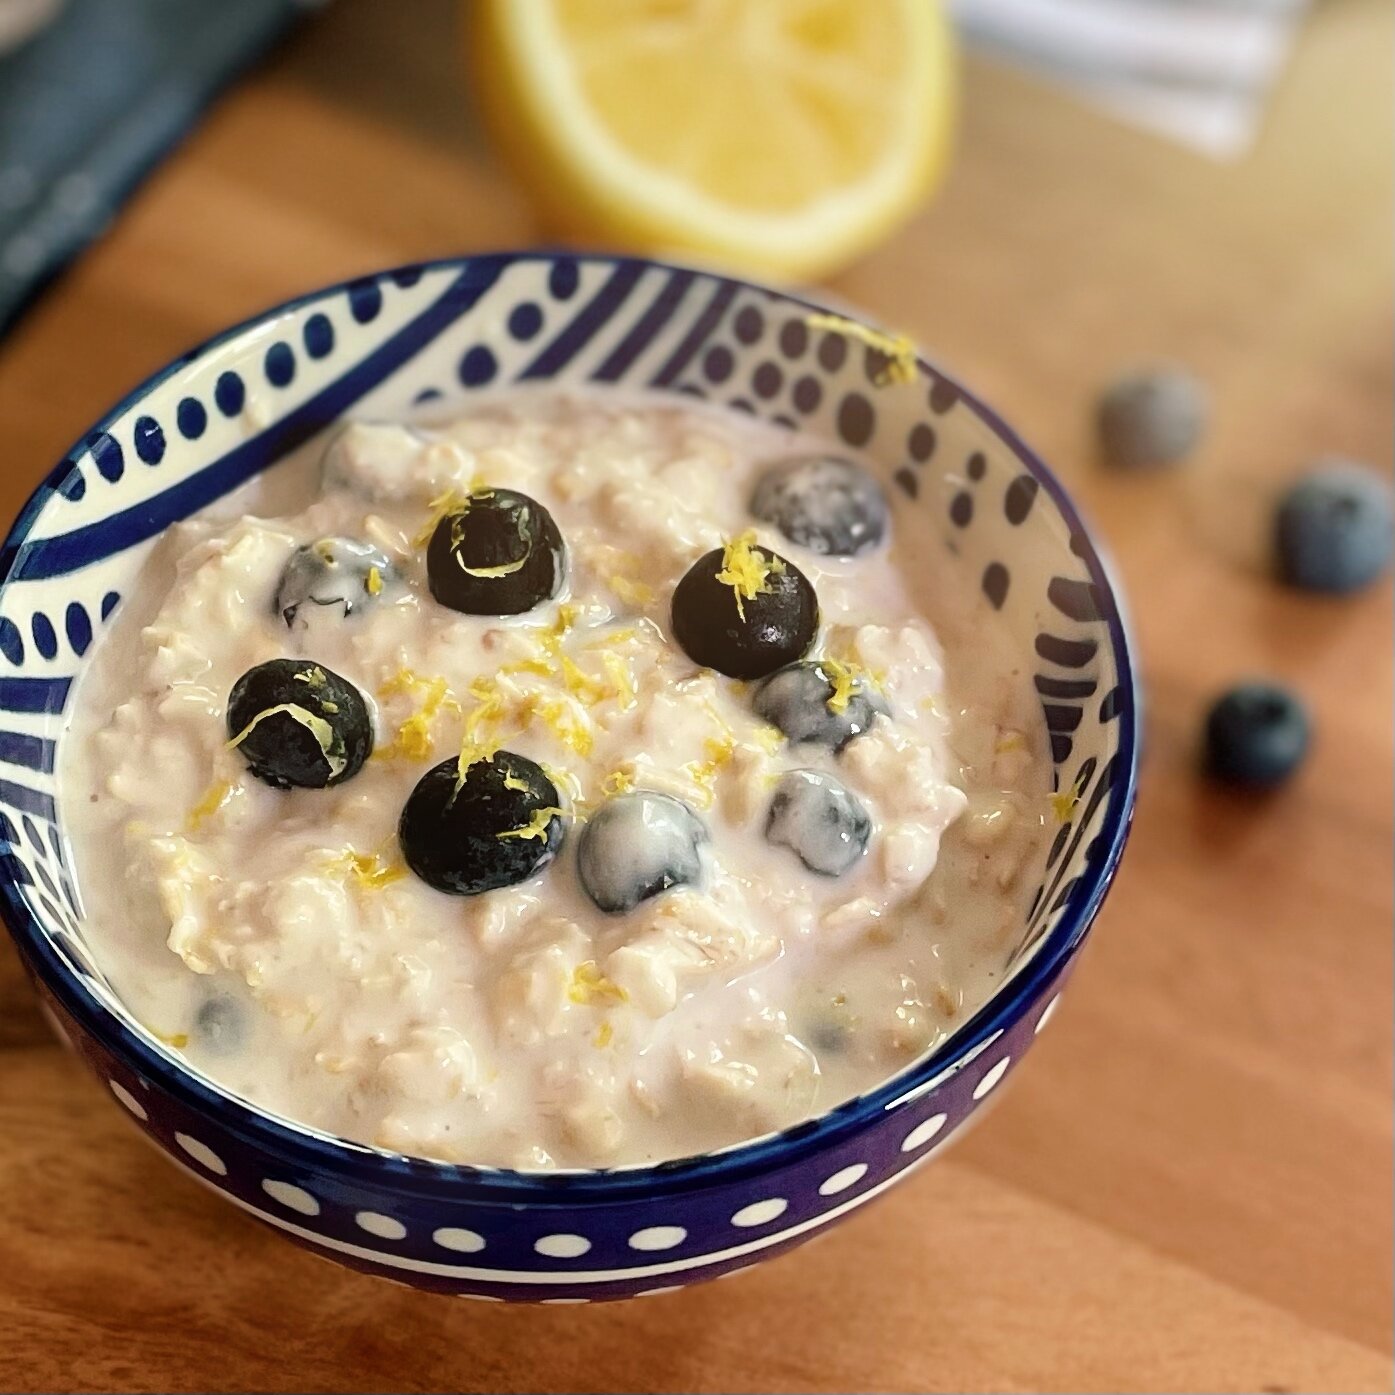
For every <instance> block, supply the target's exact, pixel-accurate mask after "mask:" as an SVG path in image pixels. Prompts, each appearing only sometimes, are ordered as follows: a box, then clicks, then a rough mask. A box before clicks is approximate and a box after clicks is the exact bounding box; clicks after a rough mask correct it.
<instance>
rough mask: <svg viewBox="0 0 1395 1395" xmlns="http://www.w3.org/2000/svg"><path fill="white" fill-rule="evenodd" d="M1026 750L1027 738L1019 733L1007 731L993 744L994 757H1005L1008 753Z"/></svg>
mask: <svg viewBox="0 0 1395 1395" xmlns="http://www.w3.org/2000/svg"><path fill="white" fill-rule="evenodd" d="M1026 749H1027V738H1026V737H1025V736H1023V735H1022V733H1021V732H1020V731H1009V732H1006V733H1004V735H1002V736H1000V737H999V738H998V739H997V740H996V741H995V742H994V743H993V751H994V754H995V755H999V756H1001V755H1005V754H1006V753H1007V752H1008V751H1025V750H1026Z"/></svg>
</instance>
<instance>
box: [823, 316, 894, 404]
mask: <svg viewBox="0 0 1395 1395" xmlns="http://www.w3.org/2000/svg"><path fill="white" fill-rule="evenodd" d="M804 323H805V324H806V325H808V326H809V328H810V329H831V330H832V331H833V332H834V333H835V334H841V335H842V336H843V337H844V338H845V339H856V340H857V341H858V342H859V343H861V344H866V345H867V347H868V348H869V349H876V350H877V351H878V352H879V353H882V354H885V355H886V365H885V366H884V367H883V368H881V369H880V370H879V371H878V373H877V376H876V378H875V379H874V380H873V381H874V382H875V383H876V385H877V386H878V387H888V386H889V385H891V384H892V383H913V382H915V377H916V365H915V344H914V343H913V342H912V341H911V340H910V339H908V338H907V337H906V335H904V334H888V333H886V332H885V331H884V330H879V329H872V328H871V327H870V326H868V325H860V324H858V323H857V321H856V320H845V319H844V318H843V317H842V316H841V315H824V314H816V315H806V316H805V317H804Z"/></svg>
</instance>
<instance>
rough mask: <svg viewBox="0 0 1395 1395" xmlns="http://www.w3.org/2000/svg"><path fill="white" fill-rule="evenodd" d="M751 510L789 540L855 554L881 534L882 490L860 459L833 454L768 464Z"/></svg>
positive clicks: (821, 550) (873, 543) (883, 515)
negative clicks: (859, 463)
mask: <svg viewBox="0 0 1395 1395" xmlns="http://www.w3.org/2000/svg"><path fill="white" fill-rule="evenodd" d="M751 513H752V514H753V515H754V516H755V517H756V518H758V519H760V520H761V521H762V522H763V523H769V524H770V525H771V526H772V527H774V528H778V529H779V530H780V532H781V533H782V534H783V535H784V536H785V537H787V538H788V539H789V540H790V541H791V542H792V543H797V544H798V545H799V546H800V547H807V548H808V549H809V550H810V551H811V552H818V553H821V554H823V555H824V556H826V557H860V556H861V555H862V554H863V553H865V552H870V551H871V550H872V549H873V548H874V547H876V546H877V545H878V544H879V543H880V542H881V541H882V540H883V539H884V538H885V537H886V530H887V519H888V514H889V511H888V509H887V503H886V495H885V494H883V493H882V488H881V486H880V485H879V484H878V483H877V482H876V480H874V479H873V478H872V476H871V475H869V474H868V473H867V471H866V470H864V469H863V468H862V467H861V466H860V465H855V464H854V463H853V462H852V461H851V460H844V459H842V458H841V457H839V456H835V455H815V456H801V457H797V458H796V459H793V460H785V461H781V462H780V463H779V464H777V465H772V466H771V467H770V468H769V469H768V470H766V471H765V473H764V474H762V475H761V477H760V479H759V480H758V481H757V482H756V488H755V492H754V493H753V494H752V496H751Z"/></svg>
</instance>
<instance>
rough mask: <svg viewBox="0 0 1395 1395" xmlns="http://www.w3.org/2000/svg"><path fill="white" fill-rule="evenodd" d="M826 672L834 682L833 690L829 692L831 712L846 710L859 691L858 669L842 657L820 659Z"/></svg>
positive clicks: (828, 703)
mask: <svg viewBox="0 0 1395 1395" xmlns="http://www.w3.org/2000/svg"><path fill="white" fill-rule="evenodd" d="M820 662H821V665H822V667H823V670H824V672H825V673H826V674H827V675H828V677H829V678H830V680H831V681H832V683H833V691H832V692H831V693H830V694H829V697H828V702H827V707H828V710H829V711H830V712H846V711H847V710H848V703H849V702H850V701H851V700H852V696H853V694H854V693H855V692H856V691H857V679H858V673H857V669H856V667H855V666H854V665H852V664H845V663H844V662H843V661H842V660H841V659H823V660H821V661H820Z"/></svg>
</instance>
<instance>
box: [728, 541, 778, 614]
mask: <svg viewBox="0 0 1395 1395" xmlns="http://www.w3.org/2000/svg"><path fill="white" fill-rule="evenodd" d="M755 541H756V534H755V530H754V529H749V528H748V529H747V530H746V532H744V533H742V534H740V536H738V537H735V538H733V539H732V540H731V541H730V542H729V543H727V545H726V546H725V547H724V548H723V549H722V569H721V571H719V572H718V573H717V580H718V581H720V582H721V583H722V585H723V586H730V587H731V589H732V590H733V591H734V592H735V593H736V613H737V614H738V615H739V616H740V617H741V618H742V619H743V620H744V619H745V618H746V606H745V602H746V601H749V600H753V599H754V598H755V597H756V596H759V595H761V594H762V593H763V592H766V591H768V590H769V589H770V577H771V576H772V575H775V574H778V573H780V572H783V571H784V569H785V564H784V563H783V562H782V561H780V559H779V558H778V557H768V556H766V554H765V553H764V552H762V551H761V550H760V548H758V547H756V546H754V544H755Z"/></svg>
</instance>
